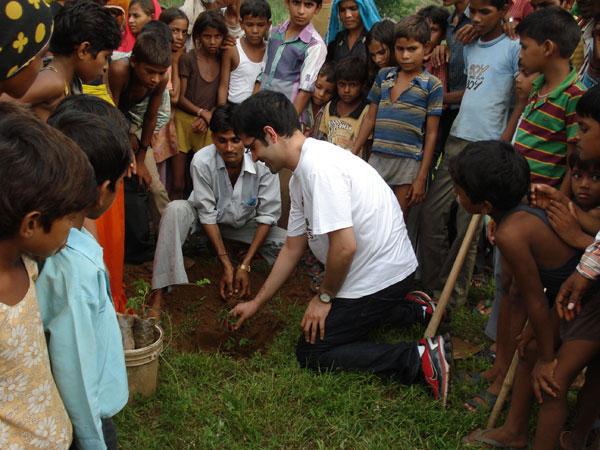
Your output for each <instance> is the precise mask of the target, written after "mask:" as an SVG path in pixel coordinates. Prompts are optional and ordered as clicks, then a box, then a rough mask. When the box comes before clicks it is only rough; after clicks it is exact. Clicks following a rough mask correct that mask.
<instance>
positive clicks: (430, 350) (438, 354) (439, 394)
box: [419, 336, 452, 406]
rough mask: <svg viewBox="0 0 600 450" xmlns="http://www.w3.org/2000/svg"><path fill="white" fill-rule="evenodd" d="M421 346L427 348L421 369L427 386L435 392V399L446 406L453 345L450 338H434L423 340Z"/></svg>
mask: <svg viewBox="0 0 600 450" xmlns="http://www.w3.org/2000/svg"><path fill="white" fill-rule="evenodd" d="M419 345H423V346H425V352H424V353H423V356H421V369H422V371H423V376H424V378H425V381H426V382H427V384H428V385H429V386H430V387H431V389H432V390H433V397H434V398H435V399H436V400H441V401H442V405H443V406H446V402H447V400H448V387H449V386H450V363H451V361H452V344H451V342H450V338H449V337H447V338H443V337H442V336H434V337H432V338H427V339H421V340H420V341H419Z"/></svg>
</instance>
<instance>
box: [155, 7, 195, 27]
mask: <svg viewBox="0 0 600 450" xmlns="http://www.w3.org/2000/svg"><path fill="white" fill-rule="evenodd" d="M177 19H184V20H185V21H186V22H188V23H189V22H190V19H188V16H187V15H186V14H185V13H184V12H183V11H182V10H180V9H179V8H167V9H165V10H163V12H161V13H160V17H159V18H158V20H160V21H161V22H162V23H164V24H167V25H169V24H170V23H171V22H173V21H174V20H177Z"/></svg>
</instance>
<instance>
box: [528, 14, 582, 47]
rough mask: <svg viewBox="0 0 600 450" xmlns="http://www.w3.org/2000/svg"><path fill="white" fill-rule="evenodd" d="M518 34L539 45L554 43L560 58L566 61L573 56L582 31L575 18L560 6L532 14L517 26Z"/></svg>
mask: <svg viewBox="0 0 600 450" xmlns="http://www.w3.org/2000/svg"><path fill="white" fill-rule="evenodd" d="M517 32H518V33H519V34H520V35H521V36H527V37H529V38H531V39H533V40H534V41H536V42H537V43H538V44H542V43H544V41H552V42H554V43H555V44H556V46H557V47H558V52H559V54H560V57H561V58H565V59H568V58H570V57H571V56H572V55H573V52H574V51H575V49H576V48H577V46H578V45H579V41H580V40H581V29H580V28H579V25H577V21H576V20H575V18H573V16H572V15H571V13H569V12H568V11H565V10H564V9H562V8H560V7H558V6H551V7H549V8H542V9H539V10H537V11H534V12H532V13H531V14H529V15H528V16H527V17H525V18H524V19H523V20H522V21H521V23H519V25H517Z"/></svg>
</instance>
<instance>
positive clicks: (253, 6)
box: [240, 0, 271, 20]
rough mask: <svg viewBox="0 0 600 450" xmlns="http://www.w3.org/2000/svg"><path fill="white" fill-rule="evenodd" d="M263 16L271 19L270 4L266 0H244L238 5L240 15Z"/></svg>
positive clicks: (242, 16)
mask: <svg viewBox="0 0 600 450" xmlns="http://www.w3.org/2000/svg"><path fill="white" fill-rule="evenodd" d="M246 16H250V17H264V18H265V19H267V20H271V6H269V2H267V1H266V0H244V1H243V2H242V6H240V17H241V18H242V19H243V18H244V17H246Z"/></svg>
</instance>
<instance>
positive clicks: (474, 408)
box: [465, 390, 498, 412]
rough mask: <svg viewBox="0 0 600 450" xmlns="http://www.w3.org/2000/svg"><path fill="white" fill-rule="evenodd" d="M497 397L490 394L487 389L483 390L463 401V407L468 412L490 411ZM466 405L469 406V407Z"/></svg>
mask: <svg viewBox="0 0 600 450" xmlns="http://www.w3.org/2000/svg"><path fill="white" fill-rule="evenodd" d="M497 399H498V396H497V395H496V394H492V393H491V392H489V391H487V390H483V391H481V392H478V393H477V394H475V396H473V398H471V399H469V400H467V401H466V402H465V409H467V410H468V411H470V412H487V411H491V410H492V408H493V407H494V404H495V403H496V400H497ZM467 405H468V406H470V407H471V408H469V407H468V406H467Z"/></svg>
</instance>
